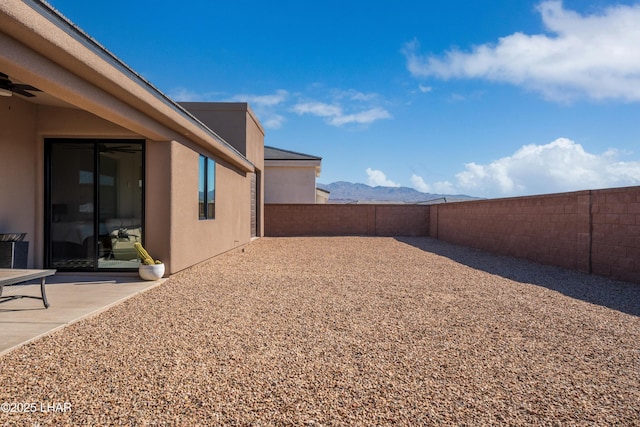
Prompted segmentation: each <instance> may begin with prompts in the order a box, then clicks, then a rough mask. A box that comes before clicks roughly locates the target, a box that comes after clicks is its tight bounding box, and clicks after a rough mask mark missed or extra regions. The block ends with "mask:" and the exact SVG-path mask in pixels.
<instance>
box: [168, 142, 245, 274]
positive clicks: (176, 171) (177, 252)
mask: <svg viewBox="0 0 640 427" xmlns="http://www.w3.org/2000/svg"><path fill="white" fill-rule="evenodd" d="M199 154H203V155H205V156H208V157H210V158H213V159H214V160H216V207H215V219H208V220H200V219H198V157H199ZM170 156H171V168H170V171H169V173H170V176H171V178H170V197H171V202H170V204H171V208H170V217H171V228H170V230H169V233H170V234H169V239H170V242H169V245H170V248H169V249H170V259H171V264H170V271H171V272H172V273H173V272H176V271H180V270H182V269H184V268H186V267H189V266H191V265H193V264H195V263H197V262H200V261H204V260H206V259H208V258H211V257H213V256H215V255H218V254H220V253H222V252H225V251H228V250H230V249H233V248H235V247H238V246H241V245H244V244H246V243H248V242H249V240H250V228H249V220H250V218H249V215H248V214H247V213H248V211H249V202H250V200H249V197H248V195H249V186H250V180H249V176H248V175H247V174H245V173H244V172H241V171H238V170H236V169H235V168H232V167H229V165H228V164H226V162H224V161H223V160H221V159H219V158H216V156H215V155H214V154H213V153H209V152H206V151H194V150H192V149H190V148H189V147H186V146H184V145H182V144H181V143H179V142H177V141H173V142H171V143H170Z"/></svg>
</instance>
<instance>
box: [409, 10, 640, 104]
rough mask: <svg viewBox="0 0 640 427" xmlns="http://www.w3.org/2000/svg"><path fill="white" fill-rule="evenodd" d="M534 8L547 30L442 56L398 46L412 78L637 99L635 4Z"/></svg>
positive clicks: (639, 22) (639, 66)
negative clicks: (592, 10) (586, 9)
mask: <svg viewBox="0 0 640 427" xmlns="http://www.w3.org/2000/svg"><path fill="white" fill-rule="evenodd" d="M538 11H539V13H540V15H541V17H542V21H543V23H544V25H545V27H546V29H547V31H548V34H536V35H527V34H522V33H514V34H511V35H509V36H506V37H502V38H500V39H499V40H498V41H497V43H493V44H484V45H480V46H475V47H473V48H472V49H471V50H470V51H468V52H464V51H460V50H457V49H452V50H450V51H448V52H446V53H445V55H444V56H442V57H437V56H434V55H426V56H422V55H420V54H419V52H418V51H419V44H418V42H417V41H413V42H411V43H407V44H406V45H405V47H404V50H403V52H404V54H405V56H406V58H407V68H408V70H409V71H410V72H411V74H413V75H414V76H416V77H431V76H433V77H437V78H442V79H450V78H480V79H487V80H492V81H498V82H506V83H511V84H514V85H522V86H524V87H526V88H528V89H532V90H535V91H538V92H540V93H542V94H543V95H544V96H545V97H546V98H548V99H553V100H559V101H569V100H571V99H574V98H576V97H580V96H586V97H589V98H592V99H621V100H625V101H640V4H637V5H633V6H625V5H619V6H610V7H607V8H606V9H604V10H602V11H601V13H600V14H593V15H580V14H578V13H576V12H574V11H571V10H567V9H564V7H563V5H562V2H561V1H557V0H553V1H545V2H542V3H541V4H540V5H539V6H538Z"/></svg>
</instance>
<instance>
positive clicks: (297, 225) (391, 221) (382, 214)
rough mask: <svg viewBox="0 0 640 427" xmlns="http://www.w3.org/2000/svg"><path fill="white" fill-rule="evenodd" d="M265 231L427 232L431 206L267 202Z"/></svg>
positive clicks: (273, 233) (291, 233) (296, 233)
mask: <svg viewBox="0 0 640 427" xmlns="http://www.w3.org/2000/svg"><path fill="white" fill-rule="evenodd" d="M264 213H265V214H264V217H265V235H266V236H273V237H282V236H348V235H362V236H426V235H428V234H429V206H421V205H339V204H266V205H265V206H264Z"/></svg>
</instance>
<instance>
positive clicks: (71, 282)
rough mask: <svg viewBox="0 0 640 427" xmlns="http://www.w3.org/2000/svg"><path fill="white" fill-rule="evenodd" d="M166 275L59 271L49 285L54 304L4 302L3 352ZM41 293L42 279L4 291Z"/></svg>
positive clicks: (0, 319)
mask: <svg viewBox="0 0 640 427" xmlns="http://www.w3.org/2000/svg"><path fill="white" fill-rule="evenodd" d="M165 280H166V279H161V280H157V281H142V280H140V279H139V278H138V276H137V275H130V274H126V275H123V274H110V275H78V274H65V273H57V274H56V275H55V276H52V277H49V278H48V280H47V285H46V292H47V299H48V300H49V303H50V304H51V306H50V307H49V308H48V309H45V308H44V307H43V305H42V301H40V300H36V299H32V298H22V299H16V300H12V301H7V302H4V303H2V304H0V355H2V354H5V353H7V352H9V351H11V350H13V349H15V348H16V347H19V346H22V345H24V344H26V343H28V342H30V341H32V340H34V339H36V338H39V337H41V336H43V335H47V334H50V333H52V332H54V331H56V330H57V329H59V328H62V327H64V326H66V325H69V324H71V323H74V322H77V321H78V320H81V319H83V318H86V317H88V316H91V315H95V314H97V313H100V312H101V311H104V310H106V309H108V308H109V307H111V306H113V305H114V304H117V303H119V302H121V301H124V300H126V299H128V298H131V297H132V296H134V295H137V294H139V293H140V292H144V291H146V290H148V289H151V288H153V287H155V286H158V285H159V284H161V283H162V282H164V281H165ZM12 294H13V295H32V296H40V282H39V281H34V282H30V284H28V285H24V286H22V285H21V286H11V287H5V288H4V290H3V295H12Z"/></svg>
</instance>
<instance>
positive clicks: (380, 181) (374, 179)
mask: <svg viewBox="0 0 640 427" xmlns="http://www.w3.org/2000/svg"><path fill="white" fill-rule="evenodd" d="M366 172H367V176H368V179H367V183H368V184H369V185H371V186H374V187H376V186H382V187H400V184H398V183H396V182H393V181H391V180H390V179H387V176H386V175H385V174H384V172H382V171H381V170H377V169H371V168H367V171H366Z"/></svg>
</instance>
